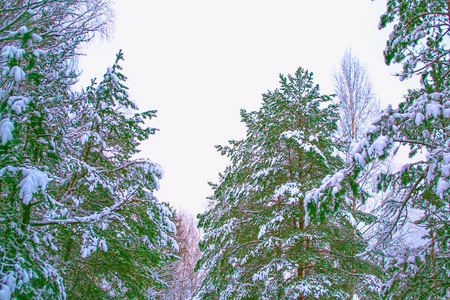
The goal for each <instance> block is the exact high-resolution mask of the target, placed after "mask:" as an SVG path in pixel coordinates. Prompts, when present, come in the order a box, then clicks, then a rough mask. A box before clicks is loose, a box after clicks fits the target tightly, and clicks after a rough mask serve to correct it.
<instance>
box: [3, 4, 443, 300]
mask: <svg viewBox="0 0 450 300" xmlns="http://www.w3.org/2000/svg"><path fill="white" fill-rule="evenodd" d="M367 1H368V0H367ZM112 15H113V12H112V9H111V7H110V5H109V3H108V2H107V1H105V0H29V1H9V0H4V1H2V2H1V3H0V231H1V235H0V300H10V299H449V298H450V280H449V277H450V249H449V247H450V239H449V238H450V233H449V230H450V200H449V191H450V182H449V180H450V138H449V136H448V135H449V126H450V121H449V118H450V63H449V62H450V49H449V42H450V2H449V1H448V0H426V1H425V0H417V1H416V0H388V1H387V6H386V12H385V13H384V14H383V15H382V16H380V23H379V29H384V30H391V31H392V32H391V34H390V36H389V39H388V41H387V42H386V49H385V50H384V57H385V62H386V64H388V65H391V64H399V65H401V66H402V70H401V71H400V72H399V73H398V74H397V77H398V78H395V77H393V78H392V80H409V79H411V78H415V77H418V78H420V84H421V86H420V87H419V88H417V89H411V90H409V91H408V93H407V94H406V95H405V96H404V99H402V102H401V103H400V104H399V105H398V106H395V107H394V106H388V107H386V108H382V109H381V110H380V107H379V103H378V102H377V98H376V95H375V94H374V91H373V88H372V85H371V82H370V76H369V74H368V73H367V70H366V69H365V68H364V65H362V64H361V63H360V62H359V61H358V59H357V58H356V57H355V56H354V55H353V53H352V52H351V51H348V52H347V53H346V54H345V55H344V57H343V58H342V61H341V63H340V65H339V67H338V68H337V69H336V71H335V73H334V76H333V78H332V79H331V78H330V80H333V82H334V85H335V94H333V95H326V94H322V92H321V91H320V89H319V85H318V84H317V83H316V82H315V81H314V76H313V72H312V71H311V70H306V69H304V68H302V67H298V69H297V70H296V72H294V73H293V74H285V75H280V81H279V86H278V88H276V89H274V90H269V91H267V92H266V93H264V94H263V95H262V103H261V105H260V108H259V109H258V110H255V111H250V112H248V111H246V110H244V109H242V110H241V120H242V123H244V124H245V128H246V136H245V138H243V139H241V140H232V141H229V143H228V144H226V145H219V146H216V147H217V150H218V152H219V153H220V154H221V155H223V156H226V157H227V158H228V159H229V165H228V166H227V167H226V168H225V170H223V171H222V172H221V174H220V178H219V181H218V182H217V183H211V184H210V185H211V187H212V196H211V197H210V198H209V206H208V208H207V209H206V211H204V212H203V213H201V214H200V215H199V216H198V221H196V220H195V219H194V218H193V217H192V216H190V215H189V214H188V213H186V212H183V211H177V210H175V209H174V208H172V207H171V206H170V205H169V204H167V203H162V202H160V201H159V200H158V199H157V198H156V197H155V196H154V192H155V191H156V190H158V188H159V182H160V180H161V179H162V178H163V176H164V171H163V168H162V167H161V166H160V165H159V164H158V163H156V162H153V161H152V160H151V158H137V154H138V153H139V151H140V150H139V145H140V144H141V143H142V142H143V141H145V140H147V139H151V136H152V135H153V134H155V133H156V131H157V129H156V128H152V127H148V125H149V124H151V119H152V118H154V117H156V113H157V112H156V111H154V110H149V111H140V110H139V109H138V107H137V105H136V104H135V103H134V102H133V101H132V100H131V98H130V95H129V93H128V88H127V86H126V79H127V78H126V76H125V75H124V73H123V72H122V67H121V63H122V62H123V60H124V57H126V53H125V54H124V53H122V51H118V53H117V56H116V60H115V61H112V62H111V63H112V65H111V66H109V67H107V66H105V73H104V76H103V78H101V79H98V80H97V79H93V80H92V81H91V84H90V85H88V86H86V87H84V88H83V89H82V90H81V91H77V90H76V89H75V88H74V87H75V84H76V83H77V81H78V79H79V77H80V71H81V70H79V66H78V64H77V61H78V59H79V58H80V56H81V55H82V53H81V49H82V47H84V46H85V45H86V44H88V43H89V42H91V41H92V40H93V38H94V37H95V36H96V35H106V36H107V35H108V34H110V29H111V26H112V24H111V23H110V22H111V19H112V18H111V17H112ZM386 28H387V29H386ZM174 88H176V87H174ZM231 88H232V87H231ZM158 134H164V133H163V132H160V133H158ZM404 153H407V156H408V159H407V160H405V159H404V158H403V154H404ZM149 155H151V153H150V154H149ZM174 188H176V187H174ZM197 224H198V228H199V229H198V228H197ZM200 232H201V233H202V234H200ZM201 235H202V237H201V238H200V236H201Z"/></svg>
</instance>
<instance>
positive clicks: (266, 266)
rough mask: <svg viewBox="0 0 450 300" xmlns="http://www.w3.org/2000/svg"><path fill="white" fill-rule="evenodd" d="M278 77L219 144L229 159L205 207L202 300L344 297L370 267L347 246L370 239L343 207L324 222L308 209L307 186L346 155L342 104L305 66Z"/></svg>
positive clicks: (317, 182) (356, 245)
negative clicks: (236, 135) (242, 130)
mask: <svg viewBox="0 0 450 300" xmlns="http://www.w3.org/2000/svg"><path fill="white" fill-rule="evenodd" d="M280 79H281V80H280V83H281V88H279V89H277V90H275V91H273V92H272V91H269V92H268V93H266V94H263V103H262V107H261V108H260V110H259V111H254V112H250V113H248V112H246V111H245V110H242V111H241V116H242V121H243V122H244V123H245V124H246V127H247V137H246V138H245V139H244V140H241V141H231V142H230V146H218V150H219V151H220V152H221V153H222V155H227V156H228V157H229V158H230V160H231V165H230V166H228V167H227V168H226V170H225V172H224V174H222V175H221V177H220V182H219V184H217V185H213V188H214V196H212V197H211V207H210V209H209V210H208V211H206V212H205V213H204V214H202V215H201V216H200V227H201V228H204V230H205V236H204V238H203V239H202V241H201V250H202V252H203V253H204V254H203V256H202V258H201V259H200V261H199V264H198V268H201V269H202V270H203V271H204V272H205V278H204V280H203V282H202V285H201V287H200V289H199V290H198V291H197V293H196V299H310V298H317V297H322V298H330V297H331V298H342V299H346V298H348V292H349V283H350V279H351V274H352V271H351V270H352V269H353V268H354V266H355V265H358V267H361V266H362V265H364V268H365V269H367V266H366V265H365V264H366V263H365V262H364V261H362V260H359V259H356V258H355V257H352V256H350V255H349V249H351V248H352V246H353V247H355V248H356V249H360V248H361V247H363V246H364V245H363V244H361V239H353V238H352V226H351V223H350V222H349V221H348V220H347V218H346V216H345V215H343V214H342V215H339V216H336V217H334V218H329V219H327V220H324V222H323V224H319V225H317V224H311V223H308V220H307V219H306V217H307V216H306V215H305V208H306V204H307V203H305V202H304V195H305V192H306V191H308V190H309V189H311V188H312V187H313V186H315V185H317V184H319V183H320V180H321V179H322V178H323V177H324V176H325V175H326V174H328V173H330V172H332V171H333V170H336V169H337V168H338V167H339V166H340V165H341V163H342V162H341V159H340V158H339V157H338V156H337V149H336V146H335V139H334V138H333V133H334V132H335V131H336V129H337V126H336V121H337V118H338V113H337V107H336V106H335V105H327V102H329V101H330V100H331V98H330V97H329V96H325V95H321V94H320V93H319V87H318V86H317V85H314V83H313V80H312V73H310V72H308V71H306V70H303V69H302V68H299V69H298V70H297V71H296V73H295V74H294V75H293V76H291V75H288V76H287V77H285V76H280ZM337 237H338V238H337Z"/></svg>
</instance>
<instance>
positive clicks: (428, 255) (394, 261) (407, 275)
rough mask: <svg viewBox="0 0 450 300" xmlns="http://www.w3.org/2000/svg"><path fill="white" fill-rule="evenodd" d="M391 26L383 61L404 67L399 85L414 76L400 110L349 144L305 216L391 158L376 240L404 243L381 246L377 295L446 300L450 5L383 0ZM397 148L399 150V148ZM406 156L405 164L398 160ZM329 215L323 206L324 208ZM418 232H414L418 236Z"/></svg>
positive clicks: (439, 0) (449, 290) (311, 196)
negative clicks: (343, 163) (416, 84)
mask: <svg viewBox="0 0 450 300" xmlns="http://www.w3.org/2000/svg"><path fill="white" fill-rule="evenodd" d="M389 23H394V28H393V31H392V33H391V35H390V37H389V40H388V42H387V47H386V50H385V51H384V55H385V59H386V63H387V64H390V63H402V64H403V71H402V72H400V73H399V74H398V76H399V77H400V79H401V80H404V79H407V78H410V77H412V76H420V78H421V88H419V89H416V90H410V91H409V92H408V94H407V95H406V97H405V101H404V102H402V103H400V104H399V106H398V108H395V109H394V108H392V107H391V106H389V107H388V108H386V109H385V110H384V111H383V112H382V113H381V114H380V116H379V117H378V118H376V119H375V120H374V121H373V125H372V126H370V127H369V128H368V130H367V131H366V133H365V134H364V135H363V136H362V138H361V139H360V140H359V141H358V142H355V143H353V145H352V146H351V158H350V161H349V165H348V166H347V167H346V168H344V169H342V170H340V171H339V172H337V173H336V174H335V175H333V176H329V177H327V178H325V179H324V180H323V182H322V185H321V186H320V187H319V188H317V189H315V190H313V191H311V192H310V193H308V196H307V198H306V200H307V202H309V203H308V207H309V208H310V211H314V212H316V211H317V212H318V214H325V211H326V210H327V209H322V208H329V207H330V206H335V204H336V203H339V202H340V201H342V198H339V197H336V196H337V195H340V193H339V194H333V193H331V191H333V190H348V191H357V190H358V188H357V187H356V183H355V180H354V178H355V177H356V176H357V174H358V173H359V172H360V171H361V169H364V168H365V167H366V166H367V165H368V164H369V163H371V162H373V161H378V160H383V159H385V158H386V157H388V156H392V157H394V160H395V161H396V162H397V163H398V164H399V167H398V168H396V169H393V170H390V171H389V172H380V173H379V174H378V185H377V188H378V190H379V191H386V192H388V195H389V196H388V197H387V198H386V199H385V201H384V203H383V204H382V206H381V207H382V208H383V218H382V219H381V220H380V222H381V224H382V225H383V230H382V231H381V232H380V236H379V238H378V243H377V244H375V245H372V246H371V247H370V248H369V249H367V252H369V251H370V250H372V249H374V248H376V247H377V246H379V245H381V244H386V242H388V241H389V240H390V239H391V238H393V237H398V236H399V235H401V234H403V235H405V233H404V232H405V229H409V230H410V231H411V230H414V231H415V234H410V235H405V236H404V239H405V240H406V243H407V244H406V245H403V247H396V248H391V249H389V248H387V250H385V252H386V258H385V261H384V263H385V267H386V269H388V270H389V271H390V278H389V280H388V281H387V282H386V284H385V285H384V286H383V289H382V290H381V291H380V292H381V293H382V294H383V295H384V297H386V298H388V299H447V298H449V297H450V287H449V285H448V274H449V272H450V260H449V258H450V252H449V246H448V245H449V241H450V239H449V229H450V221H449V220H450V201H449V193H448V192H449V188H450V183H449V177H450V171H449V170H450V169H449V168H450V138H449V128H450V87H449V84H450V76H449V75H450V64H449V61H450V45H449V38H450V30H449V28H450V3H449V1H444V0H426V1H425V0H421V1H412V0H402V1H399V0H389V1H388V2H387V12H386V13H385V14H383V16H382V17H381V22H380V28H385V27H386V26H387V25H388V24H389ZM399 149H400V150H399ZM402 149H403V151H409V159H408V160H406V161H405V158H404V157H398V156H399V154H400V155H401V153H402ZM328 210H329V209H328ZM314 215H317V213H315V214H314ZM418 232H419V233H418Z"/></svg>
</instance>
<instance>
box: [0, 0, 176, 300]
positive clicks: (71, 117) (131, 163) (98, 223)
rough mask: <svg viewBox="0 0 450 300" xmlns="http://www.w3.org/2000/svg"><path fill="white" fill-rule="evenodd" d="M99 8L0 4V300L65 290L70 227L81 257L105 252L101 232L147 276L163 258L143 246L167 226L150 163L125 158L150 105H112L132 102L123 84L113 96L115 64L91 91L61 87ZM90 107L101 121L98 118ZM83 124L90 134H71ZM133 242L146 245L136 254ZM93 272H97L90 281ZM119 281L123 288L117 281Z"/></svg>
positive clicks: (44, 1)
mask: <svg viewBox="0 0 450 300" xmlns="http://www.w3.org/2000/svg"><path fill="white" fill-rule="evenodd" d="M109 12H110V11H109V9H108V6H107V5H106V2H104V1H102V0H98V1H91V0H89V1H87V0H86V1H84V0H77V1H75V0H68V1H66V0H64V1H62V0H61V1H58V0H56V1H54V0H52V1H48V0H41V1H2V2H1V3H0V50H1V53H0V68H1V76H0V230H1V232H2V234H1V235H0V278H1V281H0V296H1V297H0V298H1V299H2V300H3V299H6V300H9V299H10V298H11V297H12V298H22V299H31V298H39V299H64V298H66V291H65V282H64V279H63V276H66V275H68V274H69V273H70V270H69V269H68V268H67V265H68V263H66V262H65V259H64V254H65V253H64V252H63V250H65V249H66V248H65V245H67V244H68V236H69V235H70V236H73V238H74V240H75V241H77V238H81V239H82V240H81V242H79V243H78V251H79V252H78V253H79V255H80V256H81V258H83V257H86V256H88V255H89V254H92V253H94V252H95V250H96V249H97V248H103V249H104V250H105V251H106V250H107V246H108V243H109V245H110V250H108V251H111V252H113V251H115V247H114V246H115V245H117V244H120V243H121V245H120V246H121V247H122V248H121V249H122V250H123V249H125V248H126V249H128V250H129V254H130V253H131V254H134V255H135V256H134V258H133V256H132V255H129V256H127V258H129V260H130V261H132V262H130V263H129V264H128V265H130V266H132V270H133V271H135V272H137V271H136V269H137V268H141V270H139V272H140V273H143V274H146V275H147V274H149V273H151V272H150V271H148V269H147V268H151V265H149V264H148V262H149V261H150V262H151V263H154V264H156V265H157V264H158V263H160V262H161V261H164V260H165V259H166V257H165V254H163V253H161V252H159V251H158V250H157V249H153V248H154V245H155V244H164V243H165V242H167V241H169V240H171V239H170V237H168V233H169V232H171V231H173V224H172V223H171V222H170V220H169V213H168V212H167V211H166V210H165V209H164V208H163V207H162V206H161V205H160V204H159V203H158V202H157V201H156V200H155V199H154V198H153V196H152V192H153V190H154V189H155V188H156V187H157V185H158V180H159V178H160V177H161V175H162V172H161V169H160V167H159V166H158V165H157V164H154V163H152V162H150V161H146V160H145V161H144V160H138V161H135V160H132V159H131V155H132V154H134V153H135V152H136V147H137V145H138V144H139V141H140V140H142V139H145V138H146V137H147V136H148V135H149V134H150V133H151V130H150V129H144V128H141V127H140V126H142V124H143V120H142V119H143V118H144V117H146V116H151V115H152V114H153V113H152V112H148V113H143V114H137V115H135V116H127V114H126V113H127V112H125V111H122V110H121V109H118V110H117V111H115V110H114V109H117V108H118V107H119V106H125V107H126V106H128V107H130V109H133V108H135V107H134V106H132V105H131V104H130V103H131V102H129V100H128V96H126V94H123V95H120V92H121V91H122V90H123V88H122V89H120V90H114V88H115V85H114V84H113V83H112V82H116V83H117V84H116V85H120V84H121V83H120V82H121V81H123V78H120V77H121V75H119V74H118V71H117V69H116V67H117V66H116V65H115V66H114V67H113V68H112V69H111V70H110V71H109V72H108V74H110V75H109V77H108V78H109V79H105V83H103V84H102V85H101V88H100V87H99V88H97V89H95V92H94V91H93V93H91V94H95V95H87V94H89V93H87V94H82V95H80V94H77V93H73V92H72V91H71V90H70V88H71V86H72V85H73V83H74V82H75V80H76V78H77V74H76V72H75V68H74V61H75V60H76V58H77V55H78V54H77V52H76V50H77V48H78V46H80V44H81V43H83V42H88V41H89V40H90V39H91V38H92V37H93V36H94V34H95V33H98V32H101V31H104V30H105V28H107V24H108V23H107V22H106V21H105V19H104V18H106V19H108V18H109V15H110V14H109ZM116 78H117V80H116ZM108 80H109V81H108ZM110 82H111V83H110ZM92 89H93V90H94V88H92ZM109 89H112V90H111V91H110V92H109V93H110V94H108V90H109ZM90 96H93V97H91V98H89V97H90ZM108 97H109V98H108ZM114 97H115V98H114ZM87 98H89V101H91V106H90V111H89V112H86V111H84V112H85V114H84V115H83V114H81V113H80V112H81V110H82V109H85V108H86V107H83V108H82V107H80V106H78V105H79V102H80V101H81V100H85V99H87ZM89 101H87V100H86V101H84V103H86V102H89ZM127 101H128V102H127ZM81 102H83V101H81ZM95 104H97V106H95ZM100 104H101V105H100ZM89 114H90V115H89ZM108 114H109V115H108ZM86 115H89V117H86V118H84V119H82V116H86ZM100 116H102V117H103V118H104V119H105V123H104V124H102V126H97V123H101V121H102V120H101V119H100ZM89 118H90V119H89ZM106 121H117V122H116V123H115V124H114V125H116V126H117V127H118V128H119V129H120V131H117V132H113V131H111V132H107V130H108V129H106V128H109V129H111V128H112V126H110V125H106ZM83 122H87V123H90V124H86V123H83ZM74 126H78V127H79V128H74ZM96 126H97V127H96ZM108 126H109V127H108ZM86 128H89V130H90V131H89V130H87V131H86V132H88V133H91V134H92V135H93V136H92V138H90V137H88V136H84V137H81V136H77V135H76V134H77V132H78V131H77V130H84V129H86ZM102 130H103V131H102ZM121 137H122V140H121V141H119V139H120V138H121ZM127 139H128V140H127ZM90 140H92V141H93V142H90ZM90 145H91V146H90ZM83 147H84V148H83ZM89 147H91V149H90V150H87V148H89ZM114 147H116V148H114ZM79 150H80V151H79ZM106 152H108V153H109V154H105V153H106ZM95 162H97V163H98V165H96V164H95ZM102 179H104V180H103V181H101V180H102ZM88 185H89V186H88ZM74 187H75V188H79V190H77V191H74V190H73V188H74ZM82 191H83V192H84V193H85V194H84V195H81V194H80V192H82ZM116 192H117V194H114V193H116ZM108 196H109V198H108ZM141 219H142V220H143V221H142V222H140V220H141ZM101 228H104V229H105V230H104V231H100V229H101ZM114 230H117V231H118V232H114ZM129 232H132V233H133V235H127V234H128V233H129ZM116 234H122V236H123V239H124V240H119V238H118V237H117V236H116ZM160 242H161V243H160ZM130 244H132V245H133V246H132V247H131V246H129V245H130ZM144 246H145V247H144ZM127 247H128V248H127ZM133 247H135V248H140V249H144V250H142V252H140V253H143V254H145V255H149V253H151V254H152V255H150V256H147V257H146V256H142V257H141V256H138V255H136V253H138V252H137V251H133V250H134V249H133ZM149 248H150V250H148V249H149ZM75 249H76V247H75ZM96 254H98V251H97V253H96ZM113 255H114V254H113ZM125 255H127V254H124V253H122V256H125ZM110 256H111V255H110ZM119 257H120V256H119ZM68 258H70V256H69V257H68ZM81 258H78V261H79V260H80V259H81ZM80 264H82V263H80ZM116 264H117V265H120V261H116ZM143 266H144V267H143ZM117 268H119V266H117ZM124 269H125V268H124ZM142 269H144V270H142ZM91 275H92V274H91ZM146 275H143V276H146ZM148 277H149V278H150V277H151V276H150V275H148ZM70 279H71V278H69V280H70ZM91 279H92V277H91ZM102 279H104V278H102V277H101V276H98V277H96V278H94V280H92V282H94V283H98V282H99V281H101V280H102ZM133 279H134V278H133ZM105 280H106V281H107V282H104V281H103V282H102V284H103V285H102V286H103V287H104V288H105V289H107V287H108V286H109V285H110V284H111V282H112V281H113V280H111V278H105ZM108 280H109V281H108ZM121 280H123V281H126V279H123V278H121ZM151 281H152V282H154V281H155V280H154V278H151ZM147 287H150V286H145V285H143V286H139V287H138V288H139V290H140V291H142V289H145V288H147ZM130 290H133V289H130V288H128V287H125V288H123V289H122V290H121V292H128V291H130ZM136 290H137V289H136ZM136 290H133V293H136Z"/></svg>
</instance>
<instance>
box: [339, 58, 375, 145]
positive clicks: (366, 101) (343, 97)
mask: <svg viewBox="0 0 450 300" xmlns="http://www.w3.org/2000/svg"><path fill="white" fill-rule="evenodd" d="M333 79H334V80H333V81H334V87H335V93H336V95H337V97H338V100H339V102H340V126H339V130H340V132H341V135H342V137H343V138H344V139H345V140H346V141H348V142H350V141H351V140H356V139H358V137H359V136H361V134H362V132H363V130H364V128H365V125H367V124H368V122H370V121H371V120H372V118H373V117H374V116H375V114H376V113H377V112H378V111H379V105H378V103H377V101H376V95H375V92H374V90H373V85H372V82H371V80H370V77H369V74H368V72H367V70H366V68H365V67H364V65H363V64H361V62H360V61H359V60H358V59H357V58H356V57H355V56H354V55H353V54H352V52H351V50H347V51H345V54H344V57H343V58H342V60H341V65H340V68H339V70H338V71H335V72H334V74H333Z"/></svg>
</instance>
